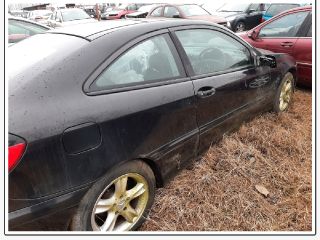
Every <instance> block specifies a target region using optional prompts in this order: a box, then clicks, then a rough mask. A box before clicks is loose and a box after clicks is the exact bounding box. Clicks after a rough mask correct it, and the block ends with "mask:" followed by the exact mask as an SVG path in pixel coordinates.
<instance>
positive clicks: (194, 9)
mask: <svg viewBox="0 0 320 240" xmlns="http://www.w3.org/2000/svg"><path fill="white" fill-rule="evenodd" d="M180 8H181V10H182V11H183V13H184V14H185V15H186V16H187V17H190V16H200V15H210V14H209V13H208V12H207V11H206V10H204V9H203V8H202V7H200V6H198V5H182V6H180Z"/></svg>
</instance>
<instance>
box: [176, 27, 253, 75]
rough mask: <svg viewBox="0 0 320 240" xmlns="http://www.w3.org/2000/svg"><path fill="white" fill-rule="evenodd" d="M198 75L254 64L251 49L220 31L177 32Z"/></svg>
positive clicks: (196, 30)
mask: <svg viewBox="0 0 320 240" xmlns="http://www.w3.org/2000/svg"><path fill="white" fill-rule="evenodd" d="M176 34H177V37H178V39H179V40H180V42H181V44H182V46H183V48H184V50H185V52H186V54H187V56H188V58H189V60H190V63H191V65H192V67H193V70H194V72H195V74H196V75H200V74H208V73H215V72H219V71H227V70H232V69H236V68H242V67H246V66H249V65H252V60H251V54H250V51H249V50H248V49H247V48H246V47H245V46H244V45H242V44H241V43H240V42H238V41H237V40H235V39H233V38H232V37H230V36H228V35H226V34H224V33H222V32H218V31H214V30H209V29H192V30H182V31H177V32H176Z"/></svg>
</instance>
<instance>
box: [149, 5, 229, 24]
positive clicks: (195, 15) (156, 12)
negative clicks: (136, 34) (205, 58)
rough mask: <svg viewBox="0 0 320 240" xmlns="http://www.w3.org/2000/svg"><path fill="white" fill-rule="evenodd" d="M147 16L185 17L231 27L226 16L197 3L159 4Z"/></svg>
mask: <svg viewBox="0 0 320 240" xmlns="http://www.w3.org/2000/svg"><path fill="white" fill-rule="evenodd" d="M147 18H183V19H192V20H206V21H209V22H212V23H218V24H220V25H223V26H225V27H229V26H228V21H227V20H226V19H225V18H224V17H220V16H215V15H211V14H210V13H209V12H208V11H206V10H205V9H203V8H202V7H200V6H199V5H196V4H175V5H172V4H162V5H158V6H156V7H155V8H154V9H152V10H151V11H150V12H149V13H148V15H147Z"/></svg>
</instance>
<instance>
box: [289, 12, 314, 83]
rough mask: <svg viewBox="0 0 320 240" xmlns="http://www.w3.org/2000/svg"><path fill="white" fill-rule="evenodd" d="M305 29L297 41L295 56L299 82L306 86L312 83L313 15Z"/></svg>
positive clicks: (310, 16) (309, 17)
mask: <svg viewBox="0 0 320 240" xmlns="http://www.w3.org/2000/svg"><path fill="white" fill-rule="evenodd" d="M303 29H304V30H305V31H304V32H303V33H301V37H299V38H298V39H297V41H296V44H295V47H294V52H293V56H294V58H295V59H296V61H297V73H298V79H299V83H301V84H304V85H306V86H311V85H312V15H311V12H310V14H309V16H308V20H307V21H306V24H305V25H304V27H303Z"/></svg>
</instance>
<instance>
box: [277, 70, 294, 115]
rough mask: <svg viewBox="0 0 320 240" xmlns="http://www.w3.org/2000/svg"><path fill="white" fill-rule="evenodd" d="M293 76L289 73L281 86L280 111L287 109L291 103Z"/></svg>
mask: <svg viewBox="0 0 320 240" xmlns="http://www.w3.org/2000/svg"><path fill="white" fill-rule="evenodd" d="M292 83H293V78H292V75H288V76H287V77H286V79H285V82H284V84H283V86H282V88H281V92H280V98H279V109H280V111H285V110H286V109H287V108H288V106H289V103H290V100H291V95H292V92H293V86H292Z"/></svg>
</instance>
